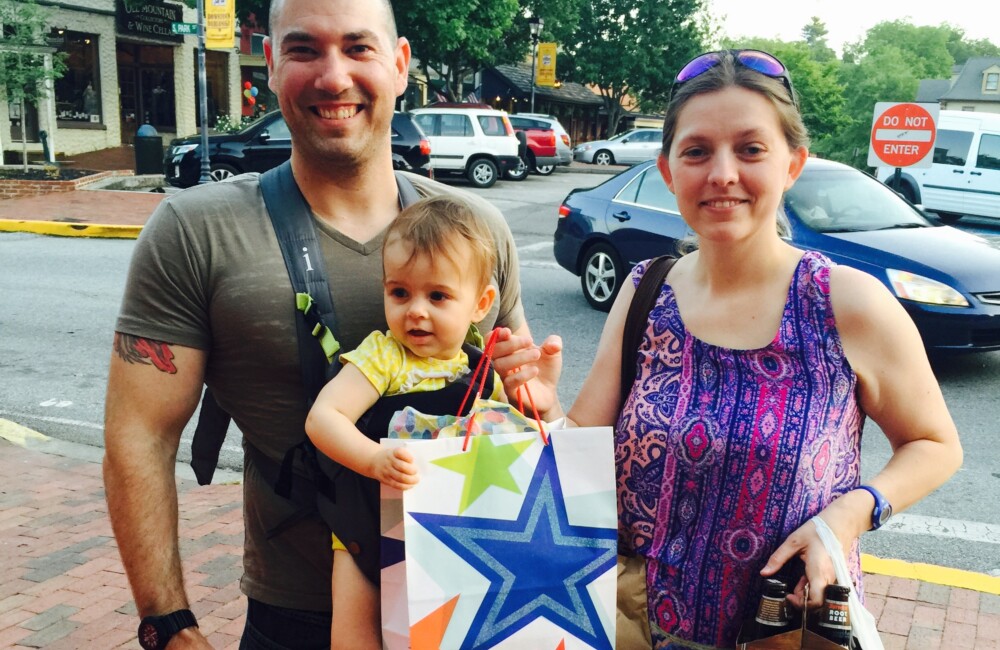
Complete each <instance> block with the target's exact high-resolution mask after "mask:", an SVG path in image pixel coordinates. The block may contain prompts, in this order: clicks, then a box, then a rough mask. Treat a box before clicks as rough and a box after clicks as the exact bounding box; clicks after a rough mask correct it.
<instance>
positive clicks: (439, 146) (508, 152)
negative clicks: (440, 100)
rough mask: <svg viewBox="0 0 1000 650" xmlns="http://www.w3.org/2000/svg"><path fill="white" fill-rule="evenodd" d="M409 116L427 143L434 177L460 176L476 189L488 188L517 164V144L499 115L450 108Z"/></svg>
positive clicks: (462, 107) (421, 110)
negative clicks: (454, 174) (446, 174)
mask: <svg viewBox="0 0 1000 650" xmlns="http://www.w3.org/2000/svg"><path fill="white" fill-rule="evenodd" d="M410 114H411V115H413V119H414V120H416V122H417V124H418V125H419V126H420V128H421V130H422V131H423V132H424V135H426V136H427V139H428V140H430V143H431V167H432V168H433V169H434V175H435V176H438V175H439V174H441V173H460V174H465V177H466V178H468V179H469V182H470V183H472V184H473V185H475V186H476V187H490V186H492V185H493V184H494V183H496V182H497V179H498V178H500V176H501V175H502V174H504V173H505V172H507V171H508V170H514V169H517V167H518V165H519V164H520V160H521V159H520V156H519V155H518V154H519V148H520V142H519V141H518V139H517V137H516V136H515V135H514V129H513V127H511V125H510V121H509V120H508V119H507V113H505V112H503V111H498V110H495V109H492V108H488V107H482V108H480V107H478V106H473V105H461V104H454V105H444V106H442V105H438V106H433V107H428V108H417V109H414V110H412V111H410Z"/></svg>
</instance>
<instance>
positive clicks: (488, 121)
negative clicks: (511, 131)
mask: <svg viewBox="0 0 1000 650" xmlns="http://www.w3.org/2000/svg"><path fill="white" fill-rule="evenodd" d="M479 126H480V127H482V129H483V133H485V134H486V135H507V129H506V128H505V127H504V125H503V119H502V118H501V117H500V116H499V115H480V116H479Z"/></svg>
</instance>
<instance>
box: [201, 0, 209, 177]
mask: <svg viewBox="0 0 1000 650" xmlns="http://www.w3.org/2000/svg"><path fill="white" fill-rule="evenodd" d="M198 95H199V98H200V99H199V101H198V116H199V117H200V118H201V177H200V178H199V179H198V183H199V184H204V183H211V182H212V165H211V163H210V162H209V160H208V80H207V78H206V74H205V0H198Z"/></svg>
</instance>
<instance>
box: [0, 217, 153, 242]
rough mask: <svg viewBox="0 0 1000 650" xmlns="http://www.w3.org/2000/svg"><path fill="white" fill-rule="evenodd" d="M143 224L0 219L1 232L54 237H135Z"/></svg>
mask: <svg viewBox="0 0 1000 650" xmlns="http://www.w3.org/2000/svg"><path fill="white" fill-rule="evenodd" d="M141 231H142V226H120V225H113V224H97V223H63V222H59V221H32V220H30V219H0V232H29V233H35V234H37V235H51V236H54V237H101V238H104V239H135V238H136V237H138V236H139V233H140V232H141Z"/></svg>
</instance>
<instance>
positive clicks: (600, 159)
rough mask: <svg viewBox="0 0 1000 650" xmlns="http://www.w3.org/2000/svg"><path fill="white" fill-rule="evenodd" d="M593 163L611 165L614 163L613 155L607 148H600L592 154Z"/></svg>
mask: <svg viewBox="0 0 1000 650" xmlns="http://www.w3.org/2000/svg"><path fill="white" fill-rule="evenodd" d="M594 164H595V165H613V164H615V157H614V156H613V155H611V152H610V151H608V150H607V149H601V150H600V151H598V152H597V153H595V154H594Z"/></svg>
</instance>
